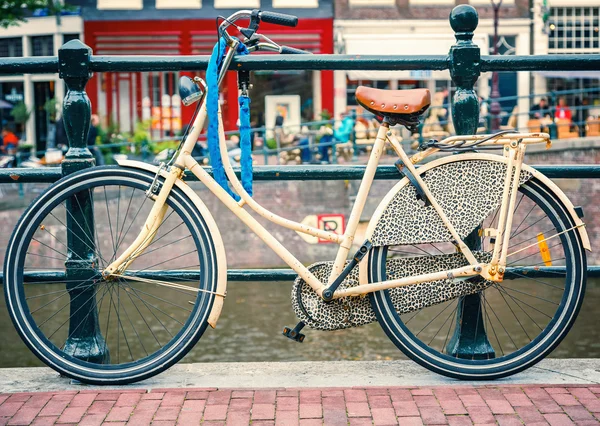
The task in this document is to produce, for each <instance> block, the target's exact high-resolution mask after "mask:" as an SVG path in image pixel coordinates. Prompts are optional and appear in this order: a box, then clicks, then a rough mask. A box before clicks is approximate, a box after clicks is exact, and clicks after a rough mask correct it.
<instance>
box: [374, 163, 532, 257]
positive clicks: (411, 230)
mask: <svg viewBox="0 0 600 426" xmlns="http://www.w3.org/2000/svg"><path fill="white" fill-rule="evenodd" d="M506 167H507V166H506V164H505V163H503V162H499V161H491V160H481V159H477V160H462V161H456V162H451V163H446V164H441V165H439V166H437V167H434V168H432V169H430V170H428V171H426V172H424V173H422V174H421V178H422V179H423V181H424V182H425V184H426V185H427V187H428V188H429V191H430V192H431V194H432V195H433V197H434V198H435V199H436V201H437V202H438V203H439V205H440V206H441V207H442V209H443V211H444V213H445V214H446V216H447V217H448V220H449V221H450V222H451V223H452V225H453V226H454V228H455V229H456V232H458V234H459V235H460V237H461V238H465V237H466V236H467V235H469V234H470V233H471V232H472V231H473V230H474V229H475V228H476V227H477V226H479V225H480V224H481V223H482V222H483V220H484V219H485V218H486V217H487V216H488V215H489V214H490V213H491V212H492V211H494V210H495V209H496V208H497V207H498V206H499V205H500V202H501V201H502V190H503V188H504V178H505V175H506ZM530 178H531V173H529V172H528V171H525V170H522V171H521V175H520V177H519V184H520V185H522V184H523V183H525V182H526V181H528V180H529V179H530ZM404 181H405V182H406V184H405V185H403V186H401V187H400V188H399V189H396V188H394V189H393V190H392V191H394V190H396V191H397V192H396V193H395V194H393V196H392V197H389V196H386V198H385V199H387V200H389V201H388V202H387V204H386V202H385V201H384V202H383V203H382V204H381V205H380V206H379V207H378V208H377V211H376V213H375V215H374V217H373V219H372V220H375V221H376V223H375V226H374V228H372V229H373V231H372V232H371V233H370V235H367V238H368V239H369V241H371V243H372V244H373V246H386V245H401V244H423V243H434V242H442V241H451V240H452V235H451V234H450V231H448V228H447V227H446V225H444V222H443V221H442V219H441V218H440V217H439V215H438V214H437V212H436V211H435V209H434V208H433V206H431V205H428V206H424V205H423V203H421V202H420V201H419V200H418V199H417V193H416V190H415V187H414V186H413V185H411V184H410V183H408V181H407V179H405V180H404ZM377 212H380V213H377ZM423 224H427V226H423ZM369 227H370V226H369Z"/></svg>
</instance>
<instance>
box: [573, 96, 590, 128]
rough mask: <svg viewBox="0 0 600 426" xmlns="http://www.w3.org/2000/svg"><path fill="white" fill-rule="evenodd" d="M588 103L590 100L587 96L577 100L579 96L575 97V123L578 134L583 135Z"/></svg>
mask: <svg viewBox="0 0 600 426" xmlns="http://www.w3.org/2000/svg"><path fill="white" fill-rule="evenodd" d="M589 104H590V101H589V99H588V98H583V99H581V100H579V98H576V99H575V117H574V119H575V124H576V125H577V127H579V136H581V137H585V135H586V131H585V125H586V122H587V119H588V116H589V109H588V108H589Z"/></svg>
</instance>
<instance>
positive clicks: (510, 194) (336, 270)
mask: <svg viewBox="0 0 600 426" xmlns="http://www.w3.org/2000/svg"><path fill="white" fill-rule="evenodd" d="M206 115H207V114H206V104H203V105H202V106H201V107H200V111H199V113H198V115H197V117H196V119H195V121H194V123H193V126H192V128H191V130H190V133H189V135H188V137H187V138H186V140H185V141H184V143H183V146H182V148H181V150H180V152H179V153H178V154H177V157H176V159H175V161H174V163H173V166H171V168H170V169H169V170H168V171H167V177H166V178H165V180H164V182H163V184H162V187H161V189H160V191H159V192H158V194H157V195H151V197H152V198H153V199H154V205H153V207H152V210H151V212H150V214H149V215H148V218H147V219H146V222H145V224H144V226H143V228H142V230H141V231H140V234H139V235H138V237H137V238H136V240H135V241H134V242H133V243H132V244H131V245H130V246H129V247H128V248H127V249H126V250H125V251H124V252H123V254H121V256H119V258H118V259H116V260H115V261H114V262H113V263H111V264H110V265H109V266H108V267H107V268H106V269H105V270H104V272H103V274H104V276H109V275H111V274H122V273H123V272H124V271H125V270H126V269H127V267H128V266H129V264H130V263H131V262H132V261H133V260H134V259H135V258H136V257H137V256H139V255H140V254H141V253H142V252H143V251H144V249H145V248H146V247H147V246H148V245H149V244H150V243H151V242H152V240H153V238H154V236H155V234H156V232H157V231H158V229H159V227H160V224H161V223H162V220H163V218H164V216H165V213H166V211H167V206H166V203H165V201H166V199H167V197H168V195H169V193H170V191H171V189H172V188H173V185H174V184H175V182H176V180H177V179H181V178H182V176H183V172H184V170H185V169H188V170H189V171H190V172H192V173H193V174H194V175H195V176H196V177H197V178H198V179H199V180H200V182H202V183H203V184H204V185H206V187H207V188H208V189H209V190H210V191H211V192H212V193H213V194H215V195H216V196H217V198H218V199H219V200H220V201H221V202H222V203H223V204H225V206H227V208H228V209H229V210H231V211H232V212H233V213H234V214H235V215H236V216H237V217H238V218H239V219H240V220H241V221H242V222H244V223H245V224H246V225H247V226H248V227H249V228H250V229H251V230H252V232H254V233H255V234H256V235H258V236H259V237H260V238H261V239H262V240H263V241H264V242H265V243H266V244H267V245H268V246H269V247H270V248H271V249H272V250H273V251H274V252H275V253H276V254H277V255H278V256H279V257H280V258H281V259H282V260H283V261H284V262H285V263H286V264H287V265H289V267H290V268H292V269H293V270H294V271H295V272H296V273H297V274H298V275H299V276H300V277H301V278H302V279H303V280H305V281H306V282H307V283H308V284H309V285H310V286H311V288H312V289H313V290H314V291H315V292H316V293H317V294H318V295H319V296H322V293H323V291H324V290H325V289H326V288H327V286H328V285H329V284H331V283H332V282H333V281H334V280H335V279H336V278H337V277H338V276H339V274H340V273H341V272H342V270H343V268H344V266H345V263H346V260H347V258H348V254H349V252H350V249H351V248H352V243H353V241H354V237H355V233H356V229H357V227H358V223H359V219H360V216H361V214H362V211H363V209H364V206H365V202H366V199H367V196H368V193H369V191H370V188H371V185H372V182H373V179H374V176H375V172H376V170H377V166H378V164H379V159H380V157H381V155H382V153H383V149H384V146H385V144H386V143H390V144H391V146H392V148H393V149H394V151H395V152H396V154H397V155H398V157H399V158H400V159H401V160H402V161H403V163H404V164H405V166H406V167H407V168H408V169H409V171H411V172H412V173H413V175H414V176H415V178H416V180H417V182H418V183H419V184H420V185H421V187H422V188H423V191H424V192H425V194H426V195H427V197H428V198H429V200H430V201H431V204H432V206H433V208H434V209H435V210H436V212H437V213H438V215H439V216H440V218H441V219H442V221H443V222H444V224H445V225H446V227H447V228H448V230H449V232H450V233H451V235H452V237H453V238H454V240H455V242H456V245H457V248H458V250H460V251H461V252H462V253H463V254H464V256H465V257H466V258H467V260H468V261H469V265H468V266H465V267H461V268H456V269H452V270H447V271H441V272H436V273H429V274H423V275H417V276H413V277H406V278H402V279H397V280H388V281H383V282H378V283H371V284H361V285H358V286H356V287H352V288H348V289H338V290H336V291H335V293H334V295H333V298H334V299H337V298H340V297H346V296H358V295H364V294H367V293H370V292H373V291H379V290H384V289H390V288H395V287H401V286H406V285H411V284H418V283H422V282H427V281H435V280H442V279H447V278H448V277H455V278H461V277H462V278H468V277H472V276H475V275H481V276H483V277H484V278H486V279H491V280H494V281H500V280H501V279H502V275H503V272H504V267H505V264H506V256H507V249H508V237H509V235H510V229H511V226H512V212H513V209H514V204H515V199H516V192H517V191H516V189H517V187H518V182H519V179H513V176H518V175H519V173H520V170H521V165H522V163H523V156H524V152H525V146H526V144H529V143H546V144H547V143H549V136H548V135H547V134H544V133H528V134H514V135H502V136H498V137H497V138H495V139H492V140H489V141H487V142H485V143H484V144H486V145H505V155H506V156H507V157H508V166H507V172H506V176H505V180H504V188H503V196H502V204H501V209H500V220H499V222H498V228H497V229H496V230H495V233H496V236H497V244H495V246H494V252H493V256H492V260H491V261H490V263H489V264H483V263H479V262H478V261H477V260H476V258H475V256H474V255H473V253H472V252H471V250H470V249H469V247H467V245H466V244H465V243H464V241H463V240H462V239H461V238H460V236H459V235H458V233H457V232H456V230H455V229H454V227H453V225H452V224H451V223H450V221H449V220H448V218H447V216H446V214H445V213H444V211H443V210H442V208H441V207H440V205H439V204H438V203H437V201H436V200H435V198H434V197H433V195H432V194H431V192H430V191H429V189H428V188H427V185H426V184H425V182H423V180H422V179H421V177H420V176H419V174H418V173H416V169H415V167H414V164H415V163H416V162H418V161H419V160H421V159H423V158H425V157H426V156H427V155H430V154H432V153H434V152H435V151H436V150H435V149H429V150H427V151H425V152H423V153H419V154H417V155H415V156H413V157H412V158H409V157H408V155H407V154H406V152H405V151H404V149H403V148H402V146H401V145H400V143H399V141H398V140H397V139H396V137H395V136H394V135H393V134H392V133H391V132H390V131H389V127H388V125H387V123H383V124H382V125H381V127H380V128H379V131H378V133H377V138H376V140H375V144H374V146H373V149H372V151H371V154H370V157H369V161H368V163H367V167H366V170H365V174H364V176H363V178H362V181H361V184H360V187H359V190H358V194H357V196H356V200H355V202H354V205H353V207H352V211H351V213H350V217H349V219H348V223H347V227H346V231H345V232H344V234H343V235H339V234H335V233H332V232H328V231H324V230H321V229H318V228H314V227H311V226H307V225H304V224H302V223H299V222H295V221H292V220H289V219H285V218H283V217H281V216H278V215H276V214H275V213H273V212H271V211H269V210H267V209H266V208H264V207H262V206H261V205H260V204H259V203H258V202H256V201H255V200H254V199H253V198H252V197H251V196H250V195H249V194H248V193H247V192H246V191H245V190H244V188H243V186H242V184H241V182H240V181H239V179H238V178H237V176H236V174H235V172H234V170H233V167H232V165H231V162H230V160H229V156H228V155H227V148H226V145H225V135H224V131H223V124H222V118H221V111H220V110H219V147H220V152H221V157H222V160H223V165H224V169H225V173H226V175H227V178H228V179H229V182H230V183H231V185H232V187H233V189H234V190H235V191H236V192H237V193H238V194H239V196H240V198H241V200H240V201H239V202H237V201H235V200H234V199H233V198H232V197H231V196H230V195H229V194H228V193H227V192H226V191H225V190H224V189H223V188H222V187H221V186H220V185H219V184H218V183H217V182H216V181H215V180H214V179H213V178H212V176H210V175H209V174H208V172H207V171H206V170H204V168H203V167H202V166H200V164H199V163H198V162H197V161H196V160H195V159H194V158H193V157H192V156H191V152H192V149H193V147H194V145H195V143H196V141H197V139H198V136H199V135H200V132H201V130H202V129H203V127H204V123H205V121H206ZM484 136H485V135H482V136H467V137H458V136H455V137H450V138H447V139H445V140H444V141H443V143H455V142H458V141H464V140H471V141H475V140H480V139H482V138H483V137H484ZM246 205H248V206H249V207H250V209H251V210H252V211H254V212H255V213H257V214H259V215H260V216H262V217H264V218H265V219H267V220H269V221H270V222H273V223H275V224H277V225H280V226H283V227H285V228H288V229H291V230H294V231H298V232H301V233H305V234H308V235H312V236H314V237H318V238H321V239H325V240H327V241H331V242H333V243H336V244H338V245H339V249H338V252H337V255H336V258H335V261H334V267H333V270H332V273H331V275H330V277H329V281H328V282H327V283H323V282H321V281H320V280H319V279H317V278H316V277H315V276H314V275H313V274H312V273H311V272H310V271H309V269H308V268H307V267H306V266H304V265H303V264H302V263H301V262H300V261H299V260H298V259H297V258H296V257H295V256H294V255H293V254H292V253H290V252H289V251H288V250H287V249H286V248H285V247H284V246H283V245H282V244H281V242H280V241H278V240H277V239H276V238H275V237H274V236H273V235H272V234H271V233H270V232H269V231H268V230H267V229H266V228H265V227H264V226H262V225H261V224H260V223H259V222H258V221H257V220H256V219H255V218H254V217H253V216H252V215H251V214H250V213H249V212H248V211H247V210H246V209H245V208H244V207H245V206H246ZM498 271H499V272H500V273H497V272H498Z"/></svg>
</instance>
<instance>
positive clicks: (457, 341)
mask: <svg viewBox="0 0 600 426" xmlns="http://www.w3.org/2000/svg"><path fill="white" fill-rule="evenodd" d="M478 21H479V18H478V16H477V11H476V10H475V9H474V8H473V7H472V6H468V5H460V6H456V7H455V8H454V9H453V10H452V13H451V14H450V25H451V26H452V29H453V30H454V32H455V36H456V43H455V44H454V46H452V48H451V49H450V57H449V68H450V75H451V76H452V81H453V82H454V83H455V84H456V86H457V88H456V92H455V93H454V97H453V99H452V102H453V104H452V106H453V108H452V119H453V121H454V128H455V129H456V134H457V135H474V134H475V133H477V126H478V124H479V99H478V98H477V94H476V93H475V90H474V86H475V83H476V82H477V79H478V78H479V72H480V69H479V67H480V60H481V58H480V52H479V47H478V46H477V45H476V44H475V43H473V31H475V29H476V28H477V23H478ZM478 230H479V228H477V229H475V231H473V233H471V235H469V236H468V237H467V238H465V240H464V242H465V244H467V245H468V246H469V248H471V250H480V249H481V241H480V237H479V234H478ZM481 303H482V298H481V296H480V294H478V293H477V294H473V295H469V296H464V297H461V298H460V300H459V301H458V306H457V309H456V312H457V314H456V328H455V330H454V335H453V336H452V338H451V339H450V342H449V343H448V346H447V347H446V352H447V353H448V354H449V355H451V356H455V357H459V358H475V359H481V358H491V357H494V356H495V354H494V349H493V348H492V346H491V345H490V342H489V341H488V338H487V335H486V332H485V327H484V322H483V316H482V305H481Z"/></svg>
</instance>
